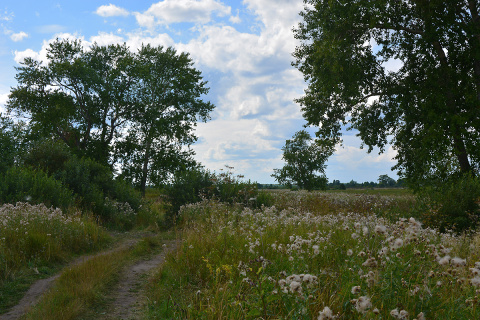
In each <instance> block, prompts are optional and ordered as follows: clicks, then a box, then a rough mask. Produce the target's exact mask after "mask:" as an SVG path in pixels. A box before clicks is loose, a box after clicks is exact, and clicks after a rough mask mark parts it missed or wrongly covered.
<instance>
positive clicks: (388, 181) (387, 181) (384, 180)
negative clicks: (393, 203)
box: [378, 174, 397, 188]
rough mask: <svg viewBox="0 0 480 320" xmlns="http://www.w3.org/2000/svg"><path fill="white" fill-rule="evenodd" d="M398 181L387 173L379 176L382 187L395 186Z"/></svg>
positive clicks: (379, 184) (379, 183)
mask: <svg viewBox="0 0 480 320" xmlns="http://www.w3.org/2000/svg"><path fill="white" fill-rule="evenodd" d="M396 183H397V182H396V181H395V179H393V178H390V177H389V176H388V175H386V174H382V175H380V176H379V177H378V186H379V187H380V188H387V187H390V188H391V187H394V186H395V184H396Z"/></svg>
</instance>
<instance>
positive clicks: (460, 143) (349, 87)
mask: <svg viewBox="0 0 480 320" xmlns="http://www.w3.org/2000/svg"><path fill="white" fill-rule="evenodd" d="M304 2H305V8H304V10H303V11H302V12H301V14H300V15H301V17H302V18H303V21H302V22H301V23H300V24H299V25H298V27H297V28H296V29H295V31H294V32H295V37H296V38H297V39H299V40H300V41H301V45H300V46H298V47H297V48H296V51H295V53H294V56H295V58H296V62H295V65H296V67H297V68H298V69H299V70H300V71H301V72H302V73H303V74H304V77H305V80H306V81H307V84H308V89H307V90H306V91H305V96H304V97H302V98H300V99H298V100H297V101H298V102H299V103H300V104H301V105H302V110H303V115H304V117H305V119H306V120H307V123H308V125H313V126H318V132H317V137H319V139H320V141H323V140H327V141H331V140H335V141H339V140H340V139H341V128H342V125H345V124H348V125H350V127H351V128H354V129H357V130H358V132H359V134H358V135H359V136H360V138H361V139H362V141H363V143H364V144H365V145H367V146H368V147H369V151H372V150H373V147H378V148H379V149H380V151H384V148H385V146H386V145H387V143H391V144H392V145H393V146H394V148H395V150H396V151H397V156H396V157H395V159H396V160H397V161H398V163H397V165H396V166H395V169H397V170H398V171H399V173H400V176H402V177H404V178H406V180H407V182H408V183H409V184H410V186H412V187H419V188H422V187H423V186H424V185H425V183H429V182H431V181H432V180H442V181H444V180H445V179H446V178H448V177H450V176H452V175H454V174H455V173H460V172H461V173H463V174H465V173H472V172H474V173H478V169H479V163H480V153H479V152H480V148H478V141H479V130H478V129H479V123H478V119H479V117H478V104H479V103H480V94H479V93H480V68H479V67H478V66H479V64H480V56H479V55H478V52H480V37H479V35H480V19H479V11H478V10H479V8H478V2H476V1H459V0H456V1H448V2H445V1H428V2H423V1H396V0H395V1H393V0H384V1H368V0H361V1H355V2H352V3H350V2H346V1H326V0H305V1H304ZM392 59H397V60H400V61H401V67H400V68H399V69H398V70H390V69H388V68H387V66H386V63H388V62H390V61H392Z"/></svg>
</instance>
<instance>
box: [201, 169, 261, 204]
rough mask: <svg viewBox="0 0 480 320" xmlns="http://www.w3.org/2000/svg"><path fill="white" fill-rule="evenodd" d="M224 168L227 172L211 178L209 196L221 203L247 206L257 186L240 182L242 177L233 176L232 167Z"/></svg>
mask: <svg viewBox="0 0 480 320" xmlns="http://www.w3.org/2000/svg"><path fill="white" fill-rule="evenodd" d="M225 167H226V169H227V170H222V172H221V173H219V174H215V175H213V176H212V182H213V185H212V186H211V187H210V188H209V196H210V197H214V198H216V199H218V200H220V201H221V202H225V203H230V204H234V203H237V204H241V205H244V206H248V205H249V201H251V199H252V200H253V199H254V198H255V197H256V195H257V184H256V183H252V182H251V181H242V180H241V179H242V178H243V176H242V175H237V176H235V174H234V173H233V171H232V170H233V167H229V166H225Z"/></svg>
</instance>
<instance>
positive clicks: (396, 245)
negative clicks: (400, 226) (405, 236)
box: [392, 238, 403, 249]
mask: <svg viewBox="0 0 480 320" xmlns="http://www.w3.org/2000/svg"><path fill="white" fill-rule="evenodd" d="M402 246H403V240H402V239H400V238H397V239H395V241H394V242H393V245H392V248H395V249H398V248H401V247H402Z"/></svg>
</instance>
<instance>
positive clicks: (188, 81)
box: [0, 39, 214, 193]
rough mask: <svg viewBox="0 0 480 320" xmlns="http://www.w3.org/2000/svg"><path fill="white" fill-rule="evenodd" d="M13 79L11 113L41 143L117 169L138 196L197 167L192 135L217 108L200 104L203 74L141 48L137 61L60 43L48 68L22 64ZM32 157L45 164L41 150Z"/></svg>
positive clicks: (110, 50) (176, 57)
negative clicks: (54, 143) (53, 142)
mask: <svg viewBox="0 0 480 320" xmlns="http://www.w3.org/2000/svg"><path fill="white" fill-rule="evenodd" d="M17 72H18V73H17V76H16V79H17V81H18V86H17V87H16V88H13V89H12V90H11V94H10V96H9V101H8V104H7V107H8V109H9V110H10V111H15V112H17V113H19V114H20V115H23V116H26V117H27V118H29V120H30V121H29V128H30V129H31V130H32V131H33V132H34V133H35V134H36V135H37V136H38V137H40V138H46V139H51V138H52V137H54V138H55V139H56V140H60V141H62V142H64V143H65V145H66V146H68V148H69V149H70V150H71V152H72V153H73V154H75V155H77V156H78V157H85V158H90V159H93V160H95V161H96V162H98V163H100V164H102V165H106V166H109V167H111V168H114V167H120V169H121V171H122V174H123V176H124V177H125V178H126V179H127V180H128V181H130V182H132V183H134V184H135V185H136V186H138V187H139V188H140V189H141V191H142V192H143V193H144V192H145V187H146V186H147V185H148V184H155V185H157V186H158V185H160V184H161V183H163V182H165V181H167V180H168V179H169V178H170V177H171V174H172V173H173V172H174V171H175V170H178V169H179V168H181V167H184V166H190V165H192V164H193V163H194V161H193V158H192V155H193V151H192V150H191V149H190V148H189V146H190V145H191V144H192V143H193V142H194V141H195V140H196V136H195V135H194V131H193V128H194V126H195V125H196V123H197V121H207V120H208V119H209V112H210V111H211V110H213V108H214V106H213V105H212V104H211V103H210V102H204V101H203V100H202V99H201V97H202V96H204V95H205V94H207V93H208V88H207V87H206V82H204V81H203V80H202V77H201V72H200V71H198V70H196V69H195V68H193V62H192V60H191V58H190V57H189V55H188V54H186V53H180V54H177V52H176V51H175V49H173V48H167V49H164V48H163V47H161V46H159V47H151V46H150V45H146V46H142V47H141V48H140V49H139V50H138V52H136V53H134V52H131V51H130V49H129V48H128V47H127V46H126V45H125V44H123V45H109V46H99V45H97V44H93V45H92V46H91V47H90V48H88V49H87V48H84V47H83V45H82V43H81V41H79V40H74V41H72V40H59V39H57V40H56V41H54V42H52V43H51V44H50V46H49V48H48V49H47V59H46V61H45V62H38V61H36V60H33V59H31V58H26V59H25V60H24V61H23V62H22V63H21V66H20V67H19V68H17ZM0 140H1V138H0ZM32 151H35V154H34V155H32V156H33V158H35V157H40V158H41V157H42V154H41V152H42V150H32ZM51 155H52V154H49V156H51ZM61 155H62V154H59V155H58V156H59V157H60V156H61ZM56 160H61V159H60V158H58V159H56ZM50 165H55V164H54V162H50ZM51 169H52V168H49V172H50V170H51ZM53 169H54V168H53Z"/></svg>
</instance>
